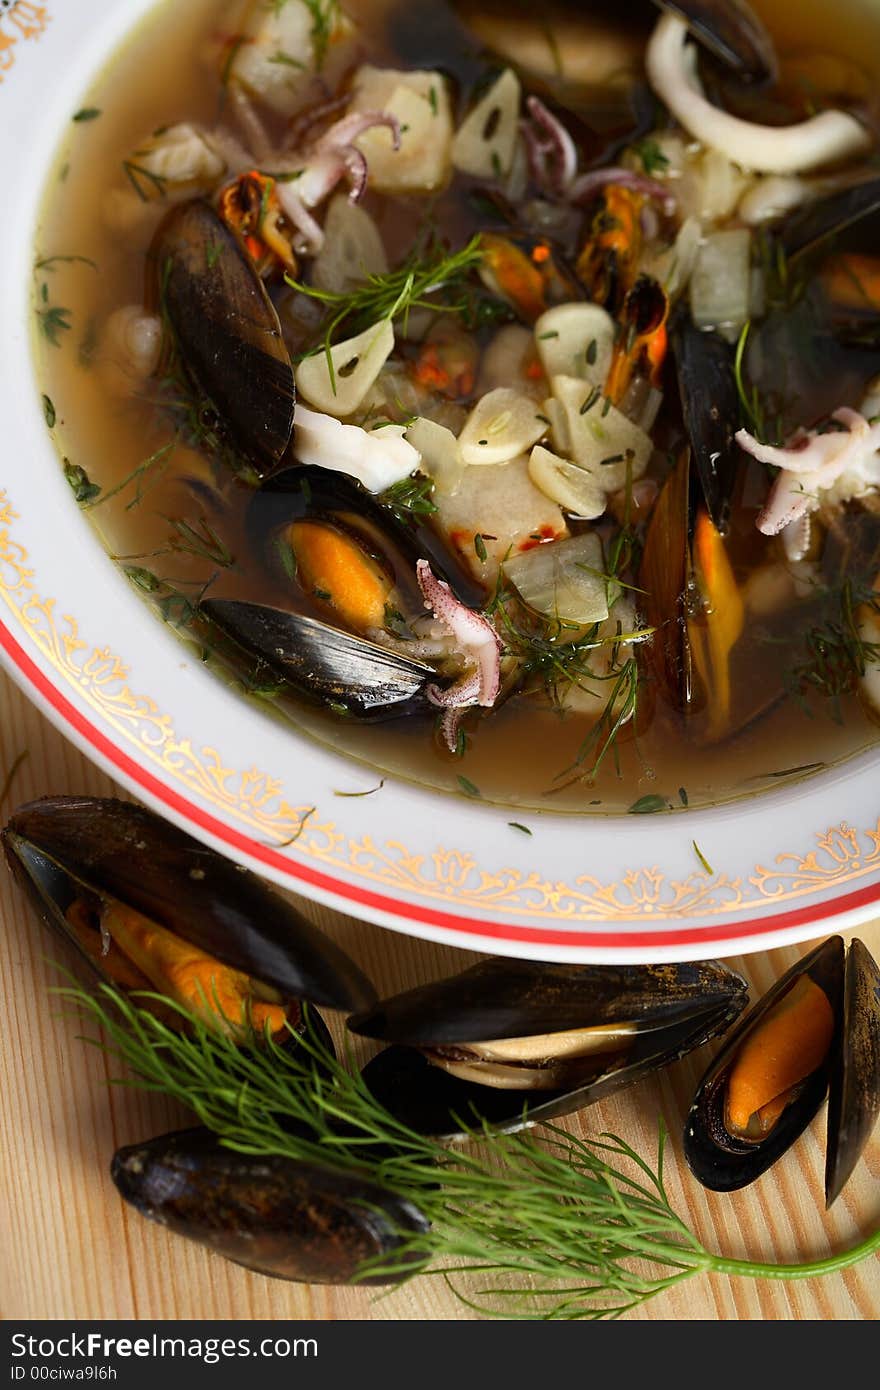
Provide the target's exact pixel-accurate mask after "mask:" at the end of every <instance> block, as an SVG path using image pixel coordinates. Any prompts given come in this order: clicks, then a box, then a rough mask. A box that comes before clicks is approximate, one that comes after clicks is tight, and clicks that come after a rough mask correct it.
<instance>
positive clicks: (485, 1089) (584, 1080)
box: [349, 960, 746, 1136]
mask: <svg viewBox="0 0 880 1390" xmlns="http://www.w3.org/2000/svg"><path fill="white" fill-rule="evenodd" d="M745 1000H746V985H745V981H743V980H742V979H741V978H740V977H739V976H738V975H736V974H734V972H733V971H731V970H728V969H727V968H726V967H725V966H723V965H720V964H718V963H717V962H701V963H697V964H683V965H664V966H608V967H606V966H601V967H599V966H569V965H552V964H536V963H533V962H522V961H508V960H493V961H484V962H481V963H480V964H479V965H477V966H474V967H473V968H472V969H470V970H467V971H464V972H463V973H462V974H461V975H457V976H453V977H451V978H449V979H446V980H440V981H437V982H436V983H435V984H432V985H424V986H420V987H419V988H417V989H414V990H409V991H407V992H406V993H404V994H400V995H396V996H395V997H393V998H391V999H385V1000H382V1001H380V1003H378V1004H377V1005H376V1006H375V1007H374V1008H373V1009H371V1010H368V1011H366V1012H364V1013H362V1014H360V1015H357V1016H355V1017H354V1018H352V1019H350V1020H349V1027H350V1028H351V1029H352V1031H354V1032H357V1033H362V1034H364V1035H366V1036H367V1037H371V1038H380V1039H382V1040H384V1041H387V1042H391V1043H392V1044H394V1045H393V1046H391V1047H388V1048H386V1049H385V1050H384V1051H382V1052H380V1053H379V1054H378V1055H377V1056H375V1057H374V1058H373V1059H372V1060H371V1061H370V1062H368V1064H367V1066H366V1067H365V1068H364V1073H363V1075H364V1080H365V1081H366V1083H367V1085H368V1086H369V1087H370V1090H371V1091H372V1092H373V1094H374V1095H375V1096H376V1098H377V1099H378V1100H380V1101H381V1102H382V1103H383V1104H384V1105H385V1106H386V1107H387V1108H388V1109H389V1110H391V1111H392V1113H394V1114H395V1115H396V1116H398V1118H400V1119H401V1120H403V1121H404V1122H405V1123H407V1124H408V1125H410V1126H411V1127H412V1128H414V1129H416V1130H418V1131H420V1132H421V1133H427V1134H434V1135H446V1136H448V1135H457V1134H460V1133H462V1131H463V1129H464V1128H473V1127H475V1126H476V1127H477V1128H479V1127H481V1126H482V1125H483V1124H486V1125H489V1126H490V1127H491V1128H493V1129H498V1130H508V1131H509V1130H515V1129H518V1128H521V1127H522V1126H523V1125H527V1124H535V1123H538V1122H539V1121H541V1120H547V1119H551V1118H553V1117H555V1116H560V1115H564V1114H568V1113H570V1112H571V1111H574V1110H578V1109H580V1108H582V1107H583V1106H586V1105H590V1104H592V1103H593V1102H594V1101H597V1100H600V1099H601V1098H602V1097H603V1096H606V1095H609V1094H611V1093H612V1092H614V1091H617V1090H620V1089H622V1088H623V1087H625V1086H628V1085H631V1084H632V1083H633V1082H635V1081H638V1080H640V1079H641V1078H642V1077H643V1076H645V1075H647V1074H649V1073H650V1072H651V1071H654V1070H655V1069H657V1068H658V1067H661V1066H665V1065H668V1064H669V1063H671V1062H673V1061H675V1060H676V1059H677V1058H678V1057H681V1056H683V1055H684V1054H685V1053H686V1052H689V1051H690V1050H691V1049H692V1048H694V1047H698V1046H699V1045H700V1044H701V1043H703V1042H705V1041H706V1040H707V1039H708V1038H710V1037H714V1036H715V1035H716V1034H717V1033H719V1032H722V1031H723V1030H724V1029H725V1028H726V1027H727V1026H728V1025H729V1024H730V1022H731V1021H732V1020H733V1019H734V1018H736V1016H737V1015H738V1014H739V1012H740V1011H741V1010H742V1008H743V1006H744V1004H745ZM629 1025H633V1026H632V1030H631V1031H628V1026H629ZM592 1029H596V1030H599V1032H600V1034H601V1030H605V1029H607V1030H609V1039H610V1040H609V1043H608V1048H607V1051H605V1050H604V1047H605V1043H604V1040H603V1042H602V1051H600V1052H599V1054H598V1056H597V1054H596V1053H594V1052H589V1051H588V1052H587V1053H586V1054H584V1055H578V1052H577V1048H575V1051H574V1054H573V1055H572V1056H571V1057H570V1059H569V1058H564V1059H563V1060H562V1062H561V1064H560V1067H559V1068H558V1070H557V1069H556V1068H555V1067H554V1071H553V1075H554V1078H555V1081H556V1082H558V1084H555V1085H554V1087H553V1088H550V1089H547V1088H544V1087H542V1088H541V1089H535V1087H534V1085H533V1084H528V1083H527V1080H526V1078H527V1077H528V1076H529V1074H532V1075H533V1074H534V1072H535V1071H536V1070H537V1071H540V1070H541V1061H540V1059H539V1060H538V1061H537V1063H536V1062H535V1060H534V1059H533V1060H530V1061H524V1067H523V1072H522V1075H523V1078H524V1081H523V1085H522V1088H520V1086H519V1083H518V1082H515V1081H514V1082H513V1083H512V1082H511V1080H510V1076H511V1075H512V1077H513V1078H516V1076H517V1071H516V1066H515V1065H514V1067H513V1069H512V1071H511V1069H510V1068H506V1069H505V1070H507V1071H508V1080H507V1082H506V1083H505V1085H504V1086H499V1085H498V1084H497V1080H496V1081H490V1077H489V1071H490V1068H485V1069H482V1062H481V1060H480V1057H479V1056H476V1058H475V1059H474V1060H475V1062H476V1065H471V1066H469V1067H468V1068H467V1074H466V1075H452V1074H450V1072H449V1071H447V1070H445V1069H442V1067H441V1066H439V1065H434V1064H432V1062H436V1061H437V1054H436V1052H435V1053H434V1054H433V1055H432V1051H431V1050H432V1049H438V1048H448V1047H451V1048H452V1055H453V1056H455V1055H456V1053H457V1052H458V1051H459V1050H461V1051H462V1052H463V1053H464V1054H465V1055H467V1050H468V1045H469V1044H471V1045H472V1044H477V1043H480V1042H488V1041H490V1040H502V1039H516V1038H523V1039H525V1038H532V1039H535V1038H538V1039H541V1041H542V1043H543V1040H544V1038H545V1036H547V1037H549V1039H550V1045H549V1049H548V1050H549V1052H550V1053H551V1054H552V1035H554V1034H566V1033H571V1034H577V1033H579V1032H581V1031H584V1032H589V1031H590V1030H592ZM420 1049H425V1051H422V1050H420ZM426 1053H427V1055H426ZM481 1077H482V1078H484V1080H485V1084H481Z"/></svg>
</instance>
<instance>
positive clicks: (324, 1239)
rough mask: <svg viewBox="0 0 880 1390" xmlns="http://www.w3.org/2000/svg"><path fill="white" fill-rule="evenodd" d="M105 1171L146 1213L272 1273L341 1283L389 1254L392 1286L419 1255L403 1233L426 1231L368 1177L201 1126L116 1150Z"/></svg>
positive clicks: (375, 1280)
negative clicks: (244, 1145) (239, 1148)
mask: <svg viewBox="0 0 880 1390" xmlns="http://www.w3.org/2000/svg"><path fill="white" fill-rule="evenodd" d="M110 1171H111V1176H112V1178H113V1181H114V1182H115V1184H116V1186H117V1188H118V1189H119V1191H120V1193H121V1194H122V1196H123V1197H124V1198H125V1200H126V1201H127V1202H130V1203H131V1205H132V1206H134V1207H135V1208H136V1209H137V1210H138V1211H139V1212H140V1213H141V1214H142V1215H143V1216H146V1217H148V1218H149V1219H150V1220H151V1221H158V1222H159V1223H160V1224H161V1225H163V1226H165V1227H166V1228H167V1229H168V1230H169V1231H173V1232H174V1233H175V1235H181V1236H186V1237H187V1238H188V1239H189V1240H194V1241H198V1242H199V1244H201V1245H205V1246H207V1247H208V1249H210V1250H214V1251H216V1253H217V1254H218V1255H223V1256H224V1257H225V1258H226V1259H228V1260H234V1261H235V1262H236V1264H240V1265H244V1266H245V1267H246V1268H248V1269H252V1270H255V1271H256V1272H257V1273H258V1274H266V1275H269V1276H270V1278H274V1279H291V1280H297V1281H301V1282H303V1283H309V1284H346V1283H350V1282H352V1281H354V1280H356V1279H357V1276H358V1273H359V1270H360V1268H361V1267H362V1266H363V1265H364V1263H365V1262H366V1261H367V1260H373V1259H376V1258H379V1257H385V1256H391V1257H394V1259H395V1262H399V1263H400V1265H401V1266H403V1268H401V1269H400V1272H399V1273H396V1274H394V1275H390V1274H389V1275H385V1276H382V1275H377V1276H373V1277H367V1278H364V1279H363V1280H358V1282H362V1283H365V1284H389V1283H394V1282H396V1280H397V1279H402V1278H404V1277H405V1276H406V1274H407V1272H408V1270H407V1269H406V1266H407V1265H410V1266H412V1267H413V1268H416V1267H418V1265H419V1264H420V1263H421V1260H420V1257H419V1255H418V1253H417V1251H415V1250H409V1251H407V1252H406V1253H405V1254H401V1255H396V1253H395V1252H396V1251H397V1249H398V1247H399V1246H400V1245H401V1243H402V1241H403V1240H404V1239H406V1240H407V1241H409V1240H411V1238H412V1237H413V1236H418V1235H419V1234H420V1233H422V1232H424V1231H427V1229H428V1223H427V1221H426V1220H425V1218H424V1217H423V1216H422V1214H421V1212H420V1211H419V1210H418V1209H417V1208H416V1207H415V1206H414V1205H413V1204H412V1203H411V1202H408V1201H406V1200H404V1199H403V1198H401V1197H398V1196H396V1195H395V1194H394V1193H393V1192H390V1191H388V1190H387V1189H386V1188H384V1187H381V1186H379V1184H377V1183H375V1182H373V1181H372V1180H371V1179H370V1178H369V1177H367V1176H361V1175H360V1174H359V1173H356V1172H351V1173H349V1172H341V1171H338V1170H334V1169H332V1168H324V1167H321V1166H319V1165H318V1164H315V1163H308V1162H303V1161H299V1160H295V1159H289V1158H282V1157H279V1156H277V1155H265V1154H243V1153H236V1152H234V1151H233V1150H231V1149H228V1148H225V1147H224V1146H223V1145H222V1144H221V1143H220V1140H219V1139H218V1138H217V1136H216V1135H215V1134H212V1133H211V1131H210V1130H207V1129H201V1128H197V1129H187V1130H179V1131H177V1132H176V1133H173V1134H163V1135H160V1136H159V1137H158V1138H156V1139H152V1140H149V1141H148V1142H147V1143H144V1144H132V1145H130V1146H129V1147H127V1148H123V1149H119V1150H118V1151H117V1152H116V1154H115V1155H114V1157H113V1162H112V1166H111V1170H110Z"/></svg>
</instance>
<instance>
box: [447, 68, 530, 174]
mask: <svg viewBox="0 0 880 1390" xmlns="http://www.w3.org/2000/svg"><path fill="white" fill-rule="evenodd" d="M520 96H521V88H520V84H519V79H518V78H517V76H516V74H515V73H514V72H513V70H512V69H511V68H505V70H504V72H503V73H502V74H501V76H500V77H499V78H498V80H497V81H496V82H493V84H492V86H491V87H490V88H489V90H488V92H487V93H486V95H485V96H484V97H483V99H482V100H481V101H478V102H477V104H476V106H475V107H474V109H473V111H471V113H470V115H468V116H466V117H465V119H464V121H463V122H462V124H461V126H460V127H459V129H458V133H457V134H456V137H455V139H454V140H453V142H452V163H453V164H454V166H455V168H456V169H460V170H461V172H462V173H463V174H472V175H473V177H474V178H478V179H493V178H494V179H500V178H506V177H507V175H508V174H509V173H510V170H511V167H512V165H513V155H514V150H515V148H516V136H517V127H518V123H519V107H520Z"/></svg>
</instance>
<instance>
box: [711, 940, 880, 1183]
mask: <svg viewBox="0 0 880 1390" xmlns="http://www.w3.org/2000/svg"><path fill="white" fill-rule="evenodd" d="M829 1085H830V1103H829V1109H828V1148H827V1163H826V1170H825V1197H826V1202H827V1204H828V1205H829V1206H830V1205H831V1203H832V1202H833V1201H834V1200H835V1198H836V1197H837V1196H838V1195H839V1193H840V1191H841V1189H842V1188H843V1186H844V1184H845V1182H846V1181H847V1179H848V1178H849V1176H850V1174H851V1173H852V1170H853V1168H854V1167H855V1165H856V1163H857V1161H858V1158H859V1155H860V1153H861V1151H862V1149H863V1147H864V1145H865V1143H866V1141H867V1139H868V1137H869V1135H870V1133H871V1130H872V1129H873V1127H874V1124H875V1122H876V1119H877V1116H878V1113H880V971H878V969H877V965H876V963H875V962H874V961H873V959H872V958H871V956H870V954H869V953H868V951H867V950H866V949H865V947H864V945H863V944H862V943H861V942H860V941H854V942H853V943H852V946H851V947H850V950H849V953H848V955H846V953H845V951H844V945H843V941H842V939H841V937H839V936H833V937H831V938H830V939H829V940H828V941H826V942H823V944H822V945H821V946H818V947H816V949H815V950H814V951H812V952H810V954H809V955H807V956H805V957H804V958H803V959H802V960H800V961H798V962H797V963H796V964H795V965H794V966H792V968H791V969H790V970H789V971H787V972H786V974H785V975H783V976H782V978H781V979H780V980H778V981H777V982H776V984H775V985H774V986H773V988H772V989H771V990H770V991H769V992H768V993H767V994H766V995H765V996H764V998H763V999H761V1000H760V1001H759V1002H758V1003H757V1004H756V1005H755V1006H754V1008H753V1009H751V1010H750V1012H749V1013H748V1014H747V1015H746V1017H745V1018H744V1019H743V1020H742V1022H741V1023H740V1024H739V1025H738V1026H737V1027H736V1028H735V1029H734V1030H733V1032H732V1033H731V1034H730V1036H729V1037H728V1038H727V1039H726V1041H725V1044H724V1046H723V1048H722V1050H721V1052H720V1053H719V1054H718V1056H717V1057H716V1058H715V1060H714V1061H713V1063H712V1065H711V1066H710V1068H709V1070H708V1071H707V1073H706V1075H705V1076H704V1077H703V1079H702V1081H701V1082H700V1085H699V1087H698V1089H697V1092H696V1095H695V1097H694V1101H693V1104H692V1106H691V1109H690V1113H689V1114H688V1118H687V1122H686V1125H685V1135H684V1147H685V1157H686V1158H687V1162H688V1165H689V1167H690V1169H691V1172H692V1173H693V1174H694V1176H695V1177H697V1178H698V1179H699V1181H700V1182H701V1183H703V1185H704V1186H705V1187H709V1188H711V1189H712V1190H713V1191H718V1192H731V1191H735V1190H736V1189H738V1188H741V1187H745V1186H746V1185H747V1184H748V1183H750V1182H753V1181H754V1180H755V1178H757V1177H760V1175H761V1174H762V1173H763V1172H765V1171H766V1170H767V1169H768V1168H769V1167H770V1166H771V1164H773V1163H775V1162H776V1160H777V1159H778V1158H780V1157H781V1156H782V1154H783V1153H785V1152H786V1150H787V1149H788V1148H789V1147H790V1146H791V1145H792V1144H793V1143H794V1142H795V1140H796V1139H797V1138H798V1137H799V1136H800V1135H801V1133H802V1132H803V1131H804V1129H806V1127H807V1125H808V1124H809V1123H810V1121H811V1120H812V1118H813V1116H814V1115H815V1114H816V1112H817V1111H818V1109H819V1107H820V1105H821V1104H822V1101H823V1100H824V1098H825V1095H826V1092H827V1091H828V1090H829Z"/></svg>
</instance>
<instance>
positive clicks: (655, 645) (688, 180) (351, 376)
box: [34, 0, 880, 813]
mask: <svg viewBox="0 0 880 1390" xmlns="http://www.w3.org/2000/svg"><path fill="white" fill-rule="evenodd" d="M621 8H622V7H620V6H612V5H608V4H600V3H595V4H588V3H585V4H568V5H566V4H561V3H558V4H557V3H552V4H550V5H547V6H542V7H541V15H542V18H541V20H540V21H538V20H536V19H535V18H534V13H533V12H534V7H533V6H530V5H526V4H514V3H511V0H505V3H503V4H499V3H495V2H494V0H460V3H457V4H453V3H447V2H446V0H442V2H441V0H411V2H410V3H408V4H402V3H400V0H349V3H347V4H346V5H345V6H344V7H341V6H339V5H338V4H337V3H336V0H253V2H252V3H249V4H241V3H238V4H237V3H235V0H190V2H189V3H188V4H187V5H186V6H185V7H181V6H179V5H177V6H172V5H170V4H164V5H160V6H158V7H157V8H156V10H155V11H154V12H153V13H152V14H151V15H150V16H149V17H148V19H147V20H146V21H145V22H144V23H143V24H142V26H141V27H140V28H139V30H138V31H137V32H136V33H135V34H134V35H133V36H132V37H131V38H130V40H129V42H128V44H127V46H126V47H124V48H123V50H122V51H121V52H120V53H119V54H118V55H117V56H116V57H115V58H114V59H113V61H112V62H111V64H110V65H109V66H108V68H107V70H106V71H105V72H104V73H103V74H102V75H101V76H100V77H99V79H98V80H97V81H96V82H95V84H94V86H93V88H92V90H91V91H90V92H89V93H88V94H87V96H85V97H84V98H83V103H82V107H81V109H80V110H78V111H77V112H75V113H72V120H71V123H70V127H69V130H68V132H67V133H66V134H65V137H64V141H63V144H62V147H61V148H60V150H59V155H58V161H57V164H56V167H55V168H54V170H53V171H52V174H51V177H50V182H49V186H48V188H47V192H46V197H45V201H44V206H43V212H42V216H41V221H40V226H39V228H38V234H37V241H36V248H35V262H34V309H35V314H34V324H35V353H36V359H37V371H38V377H39V381H40V389H41V390H42V391H43V392H44V406H45V411H46V420H47V424H48V426H49V428H50V429H51V430H52V434H53V438H54V440H55V442H56V445H57V448H58V452H59V460H60V463H59V466H60V467H63V469H64V472H65V476H66V478H67V480H68V482H69V484H70V487H71V493H72V496H71V506H72V507H73V506H76V505H79V507H80V508H81V509H83V510H84V511H85V512H86V513H87V514H88V517H89V519H90V521H91V522H92V524H93V525H94V527H95V529H96V532H97V534H98V536H99V537H100V539H101V541H102V543H103V544H104V546H105V547H106V548H107V550H108V551H109V552H110V553H111V555H112V556H113V557H114V559H115V560H116V561H117V563H118V564H119V566H120V567H121V569H122V570H123V571H124V573H125V574H126V576H127V577H128V579H129V580H130V581H131V583H132V584H133V585H134V586H135V587H136V588H137V589H138V590H139V591H140V592H141V593H142V594H143V597H144V600H145V602H147V603H149V604H150V605H152V606H153V608H154V609H155V611H156V614H157V621H160V620H161V621H163V622H164V623H166V624H167V626H168V627H169V629H170V630H171V631H172V632H173V633H174V634H175V635H176V637H177V638H178V639H179V640H181V641H182V642H185V643H187V644H188V647H189V649H190V650H191V651H192V652H194V653H197V654H198V656H199V657H200V658H201V659H203V660H204V661H205V662H207V663H209V664H210V665H211V667H212V668H213V669H214V670H215V671H216V675H217V678H218V679H221V680H224V681H226V682H228V683H233V684H234V685H235V687H236V688H237V689H239V690H240V692H241V696H242V705H241V724H242V730H246V728H247V722H248V719H249V718H256V717H259V715H258V714H256V713H253V712H252V711H254V710H259V711H261V712H262V713H263V714H265V713H270V714H271V715H272V716H273V717H277V718H278V719H281V720H285V721H288V722H289V723H290V725H291V726H292V727H293V728H295V729H296V730H297V731H300V732H301V733H302V734H304V735H306V736H308V737H311V738H315V739H318V740H321V741H323V742H324V743H327V744H330V745H332V746H333V747H334V748H337V749H340V750H342V751H344V752H345V753H347V754H348V755H350V756H351V757H353V758H356V759H358V760H360V761H362V762H364V763H367V764H369V765H371V766H372V767H374V768H376V769H377V777H376V782H377V785H378V784H380V781H381V777H382V774H383V773H384V772H386V771H387V772H389V773H393V774H395V775H397V776H404V777H409V778H412V779H413V780H416V781H418V782H420V783H422V784H425V785H429V786H435V787H437V788H440V789H445V790H449V791H452V792H455V793H458V794H464V795H467V796H471V797H483V798H485V799H486V800H493V801H499V802H502V803H506V804H510V805H514V806H522V807H533V808H540V809H543V810H557V811H566V812H581V813H604V812H607V811H626V810H638V811H643V810H644V811H654V810H663V809H665V808H667V807H670V806H674V807H680V806H684V805H691V806H694V805H701V804H709V803H714V802H719V801H724V800H730V799H733V798H737V797H741V796H746V795H749V794H751V793H754V792H757V791H760V790H762V789H765V788H770V787H778V786H779V785H780V782H781V781H784V780H786V779H792V778H798V777H802V776H807V775H810V774H811V773H813V772H816V771H818V770H820V769H821V768H824V767H827V766H828V765H830V764H832V763H835V762H838V761H839V760H841V759H844V758H847V757H850V756H852V755H853V754H855V753H857V752H860V751H862V750H864V749H865V748H866V747H868V746H870V745H871V744H873V743H874V742H875V741H876V739H877V730H878V724H877V712H878V709H880V596H878V594H880V491H878V487H880V259H878V258H877V257H876V255H875V254H874V247H875V245H876V230H877V225H878V221H880V176H878V174H877V172H876V171H877V167H878V153H880V151H878V130H880V124H878V108H877V97H876V93H877V86H878V84H877V77H878V73H880V6H875V5H869V4H867V3H858V2H857V0H845V3H842V4H840V5H839V6H836V7H835V9H834V17H833V19H834V22H833V28H832V27H831V25H830V22H829V17H828V12H827V8H826V7H825V6H823V5H821V4H820V3H819V0H805V3H802V4H800V5H798V6H797V7H796V10H795V7H791V6H786V5H784V4H782V3H781V2H780V0H772V3H771V0H761V3H758V4H756V7H755V10H754V11H752V10H750V9H748V8H747V7H746V6H745V5H740V4H739V3H737V4H735V5H734V4H724V5H722V4H713V3H708V4H707V3H704V4H699V5H696V4H692V3H689V0H682V3H680V4H675V5H670V6H668V7H667V6H664V7H661V8H658V7H657V6H655V5H653V4H650V3H648V2H647V0H645V3H644V4H633V5H632V6H627V7H625V8H626V16H625V24H621V23H620V22H619V19H620V15H619V12H620V10H621Z"/></svg>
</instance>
